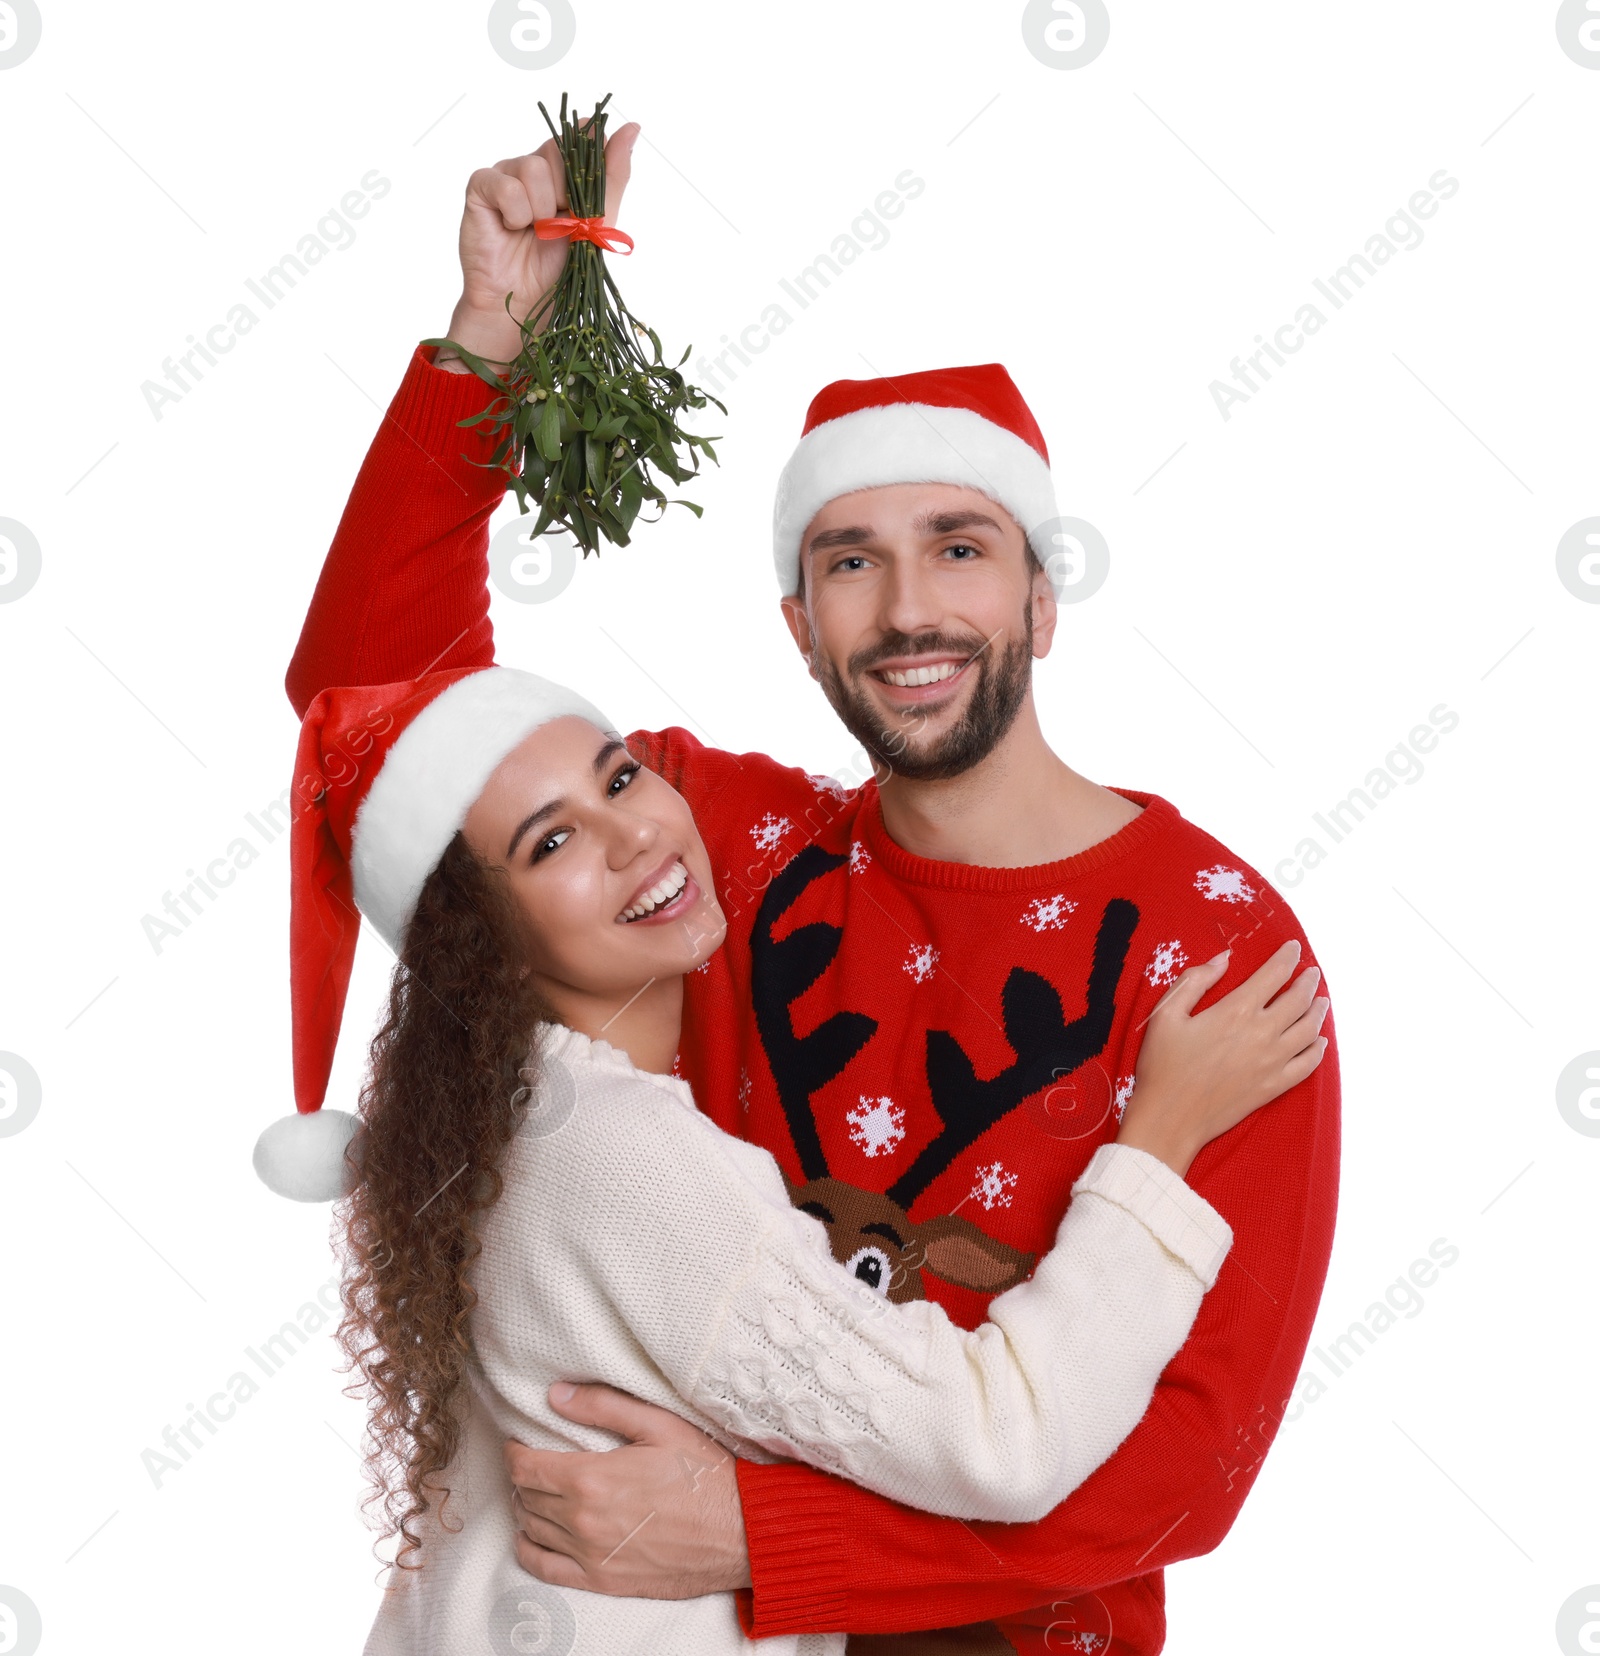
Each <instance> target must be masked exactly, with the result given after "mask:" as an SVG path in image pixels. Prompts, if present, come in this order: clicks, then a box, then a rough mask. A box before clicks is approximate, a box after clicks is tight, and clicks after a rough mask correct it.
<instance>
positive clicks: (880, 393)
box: [772, 362, 1057, 597]
mask: <svg viewBox="0 0 1600 1656" xmlns="http://www.w3.org/2000/svg"><path fill="white" fill-rule="evenodd" d="M890 483H957V484H960V485H961V486H962V487H963V488H968V489H977V490H978V491H979V492H980V493H981V494H986V495H988V497H989V498H990V499H991V500H992V501H994V502H995V503H996V504H997V505H1000V506H1003V507H1005V509H1006V510H1007V511H1008V512H1009V513H1010V514H1011V516H1012V517H1014V518H1015V519H1016V520H1017V522H1018V524H1020V525H1021V527H1022V532H1023V534H1025V535H1032V534H1033V533H1035V532H1036V531H1037V530H1039V529H1041V528H1043V527H1044V525H1045V524H1047V523H1049V522H1050V521H1051V520H1052V519H1053V518H1054V517H1055V516H1056V515H1057V513H1056V495H1055V487H1054V485H1053V484H1052V482H1051V480H1050V451H1049V450H1048V449H1047V448H1046V447H1045V444H1044V435H1043V433H1042V432H1041V431H1040V430H1039V426H1038V422H1037V421H1036V420H1035V419H1034V417H1033V415H1032V413H1031V412H1029V409H1028V405H1027V403H1025V402H1024V401H1023V400H1022V393H1021V392H1020V391H1019V390H1018V389H1017V388H1016V386H1015V384H1014V383H1013V382H1012V379H1011V376H1010V375H1009V374H1008V373H1007V372H1006V371H1005V369H1004V368H1002V367H1001V366H1000V364H999V363H998V362H986V363H982V364H980V365H979V366H977V367H973V368H932V369H929V370H927V371H926V372H924V373H920V374H902V375H899V376H898V377H886V378H883V379H867V380H835V381H834V382H833V384H832V385H827V386H824V387H823V388H822V390H821V391H819V392H818V393H817V395H816V396H815V397H814V398H813V399H812V402H811V406H810V408H808V409H807V410H806V423H805V428H804V430H803V431H802V432H801V434H800V443H799V446H798V447H797V448H796V449H795V451H794V453H793V454H792V455H791V456H790V457H789V463H788V465H786V466H785V467H784V468H783V474H782V476H781V477H779V479H778V498H777V501H776V503H775V504H774V506H773V509H772V561H773V564H774V566H775V567H776V569H777V572H778V584H779V585H780V586H781V587H782V588H783V591H784V595H785V597H788V596H791V595H792V594H794V593H796V592H798V591H799V590H800V540H801V537H802V536H803V535H804V534H805V531H806V525H807V524H808V523H810V521H811V520H812V518H814V517H815V516H816V515H817V513H818V512H820V511H821V510H822V508H823V507H824V506H826V505H827V504H828V502H829V501H830V500H834V499H837V497H838V496H840V495H842V494H849V493H851V492H852V491H853V490H855V489H878V488H882V487H883V486H884V485H886V484H890ZM1034 552H1035V554H1036V555H1038V556H1039V557H1040V561H1041V562H1043V557H1044V555H1043V554H1042V553H1041V552H1040V549H1039V548H1038V547H1037V546H1035V547H1034Z"/></svg>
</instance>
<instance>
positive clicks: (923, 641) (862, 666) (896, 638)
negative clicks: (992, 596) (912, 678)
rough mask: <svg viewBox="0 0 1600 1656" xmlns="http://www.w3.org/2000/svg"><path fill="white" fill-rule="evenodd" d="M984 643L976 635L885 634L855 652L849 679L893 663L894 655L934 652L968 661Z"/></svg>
mask: <svg viewBox="0 0 1600 1656" xmlns="http://www.w3.org/2000/svg"><path fill="white" fill-rule="evenodd" d="M986 643H987V640H985V639H983V638H980V637H979V636H978V635H977V634H976V633H973V634H971V635H970V636H968V637H964V638H963V637H958V636H957V635H955V634H954V633H942V632H926V633H885V634H884V635H883V637H882V638H880V639H878V640H877V641H876V642H874V643H872V644H868V645H866V646H865V647H864V648H862V649H859V650H857V651H856V653H855V654H854V655H853V656H851V657H850V660H849V662H848V664H847V666H848V671H849V672H850V674H851V676H852V677H859V676H860V675H861V674H862V673H866V672H870V671H871V670H872V669H873V668H874V667H876V666H877V665H878V663H879V662H882V661H893V660H894V658H895V657H896V656H908V655H932V654H934V653H935V652H937V653H939V654H941V655H959V656H961V657H963V658H964V659H965V660H967V661H970V660H971V659H972V658H973V657H974V656H977V655H981V654H982V653H983V650H984V648H985V646H986Z"/></svg>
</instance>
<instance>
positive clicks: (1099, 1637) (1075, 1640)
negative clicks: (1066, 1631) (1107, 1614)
mask: <svg viewBox="0 0 1600 1656" xmlns="http://www.w3.org/2000/svg"><path fill="white" fill-rule="evenodd" d="M1105 1642H1106V1641H1105V1635H1104V1634H1103V1633H1074V1634H1073V1635H1072V1636H1071V1637H1070V1638H1069V1639H1068V1640H1067V1642H1066V1643H1065V1644H1064V1645H1062V1646H1061V1648H1062V1649H1063V1650H1081V1651H1086V1652H1088V1656H1094V1652H1095V1651H1097V1650H1099V1649H1101V1648H1102V1646H1104V1644H1105Z"/></svg>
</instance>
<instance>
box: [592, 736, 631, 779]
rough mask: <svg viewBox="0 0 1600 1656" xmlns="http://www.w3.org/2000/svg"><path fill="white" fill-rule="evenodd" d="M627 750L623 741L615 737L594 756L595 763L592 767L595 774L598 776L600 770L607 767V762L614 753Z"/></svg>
mask: <svg viewBox="0 0 1600 1656" xmlns="http://www.w3.org/2000/svg"><path fill="white" fill-rule="evenodd" d="M627 751H628V750H627V748H626V747H624V746H623V744H622V743H621V742H619V741H617V740H616V738H615V737H613V738H612V739H611V740H610V741H609V742H607V743H606V745H605V746H604V747H603V748H601V749H600V751H599V752H598V753H597V754H596V755H595V756H594V764H593V765H592V766H591V767H590V768H591V769H592V770H593V772H594V774H595V775H596V776H598V775H599V774H600V772H601V771H603V770H604V769H605V768H606V762H607V760H609V759H610V757H611V755H612V754H613V753H626V752H627Z"/></svg>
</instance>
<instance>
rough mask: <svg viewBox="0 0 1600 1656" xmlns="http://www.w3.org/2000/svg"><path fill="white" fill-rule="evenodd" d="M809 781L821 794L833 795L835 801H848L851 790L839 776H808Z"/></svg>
mask: <svg viewBox="0 0 1600 1656" xmlns="http://www.w3.org/2000/svg"><path fill="white" fill-rule="evenodd" d="M806 781H808V782H809V783H810V784H811V786H812V787H813V788H815V789H816V790H817V792H818V793H819V794H832V795H833V797H834V798H835V799H848V798H849V797H850V790H849V789H848V788H847V787H846V786H845V785H844V783H843V782H841V781H840V780H839V778H838V777H837V776H807V777H806Z"/></svg>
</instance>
